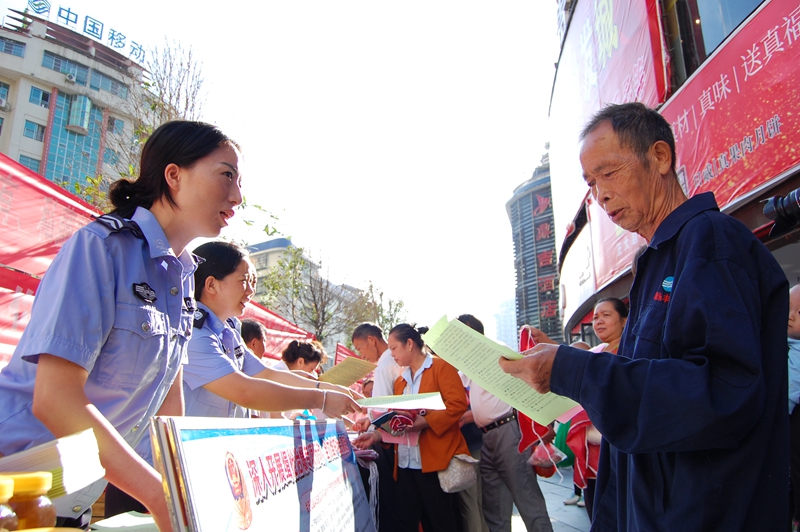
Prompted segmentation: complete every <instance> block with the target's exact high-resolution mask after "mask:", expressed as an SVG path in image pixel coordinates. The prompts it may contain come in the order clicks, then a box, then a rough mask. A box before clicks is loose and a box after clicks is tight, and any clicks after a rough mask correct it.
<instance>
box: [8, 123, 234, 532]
mask: <svg viewBox="0 0 800 532" xmlns="http://www.w3.org/2000/svg"><path fill="white" fill-rule="evenodd" d="M240 185H241V178H240V174H239V147H238V145H237V144H236V143H235V142H234V141H233V140H231V139H230V138H228V137H227V136H225V135H224V134H223V133H222V132H221V131H220V130H219V129H217V128H216V127H214V126H211V125H208V124H204V123H200V122H184V121H178V122H170V123H167V124H164V125H163V126H161V127H159V128H158V129H157V130H156V131H155V132H154V133H153V135H152V136H151V137H150V138H149V139H148V141H147V142H146V144H145V146H144V148H143V150H142V158H141V172H140V176H139V178H138V179H136V180H135V181H128V180H124V179H123V180H119V181H117V182H115V183H114V184H113V185H112V186H111V189H110V191H109V198H110V200H111V202H112V204H113V206H114V210H113V211H112V212H111V213H109V214H107V215H104V216H102V217H100V218H98V219H97V220H96V221H93V222H92V223H90V224H88V225H87V226H86V227H83V228H82V229H80V230H79V231H78V232H77V233H75V234H74V235H73V236H72V237H71V238H70V239H69V240H68V241H67V242H66V243H65V244H64V246H63V247H62V249H61V251H60V252H59V253H58V255H57V256H56V258H55V260H54V261H53V263H52V265H51V266H50V268H49V269H48V271H47V273H46V274H45V275H44V277H43V279H42V282H41V284H40V285H39V289H38V290H37V293H36V298H35V300H34V304H33V308H32V311H31V319H30V323H29V325H28V326H27V328H26V329H25V332H24V333H23V335H22V338H21V339H20V342H19V345H18V346H17V348H16V350H15V352H14V355H13V357H12V360H11V362H10V363H9V364H8V366H6V367H5V368H3V370H2V372H0V454H2V455H10V454H12V453H16V452H19V451H22V450H24V449H27V448H29V447H33V446H34V445H38V444H41V443H44V442H47V441H50V440H53V439H54V438H56V437H61V436H66V435H68V434H72V433H75V432H78V431H80V430H83V429H88V428H92V429H94V433H95V435H96V437H97V440H98V444H99V448H100V460H101V462H102V464H103V467H104V468H105V469H106V477H105V478H106V479H107V480H108V481H110V482H112V483H114V484H115V485H117V486H118V487H120V488H121V489H122V490H124V491H125V492H127V493H129V494H130V495H132V496H133V497H135V498H136V499H138V500H139V501H141V502H142V503H143V504H144V505H145V507H146V508H147V509H148V510H149V511H150V512H151V513H152V515H153V517H154V519H155V521H156V524H157V525H158V527H159V529H160V530H162V531H166V530H172V528H171V525H170V519H169V514H168V510H167V505H166V500H165V497H164V493H163V489H162V486H161V477H160V475H159V474H158V473H157V472H156V471H155V470H154V469H153V468H152V467H151V466H150V465H149V464H148V463H147V462H146V461H144V460H143V459H142V458H140V457H139V456H138V455H137V454H136V453H135V452H134V451H133V447H135V446H136V445H137V444H138V443H139V442H140V440H141V437H142V435H144V434H145V433H147V432H148V427H147V423H148V420H149V418H150V417H151V416H153V415H156V414H163V415H180V414H181V413H182V411H183V394H182V380H183V379H182V370H181V368H182V364H183V362H184V361H185V359H186V347H187V343H188V340H189V338H190V336H191V335H192V323H193V320H194V313H195V310H196V305H195V300H194V277H193V274H194V271H195V268H196V267H197V259H196V258H195V257H194V256H193V255H192V254H191V253H189V252H188V251H187V250H186V247H187V245H188V244H189V243H190V242H191V241H192V240H193V239H194V238H197V237H216V236H218V235H219V232H220V230H221V229H222V228H223V227H225V226H226V225H227V223H228V220H229V219H230V218H231V217H232V216H233V214H234V209H235V208H236V207H237V206H238V205H239V204H240V203H241V201H242V194H241V189H240ZM102 489H103V485H102V484H100V485H93V486H90V487H89V488H86V489H85V490H83V491H81V492H79V493H77V494H75V495H71V496H67V497H62V498H59V499H56V500H55V504H56V506H57V509H58V515H59V516H60V517H59V523H63V524H67V525H71V526H76V525H80V526H85V525H86V524H88V517H89V516H90V515H91V509H90V507H91V504H92V503H93V502H94V501H95V500H96V498H97V497H98V496H99V494H100V493H101V492H102Z"/></svg>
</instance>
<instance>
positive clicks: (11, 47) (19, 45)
mask: <svg viewBox="0 0 800 532" xmlns="http://www.w3.org/2000/svg"><path fill="white" fill-rule="evenodd" d="M0 52H3V53H4V54H11V55H16V56H17V57H25V43H23V42H17V41H12V40H11V39H6V38H5V37H0Z"/></svg>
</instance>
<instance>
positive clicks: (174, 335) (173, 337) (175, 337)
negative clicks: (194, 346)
mask: <svg viewBox="0 0 800 532" xmlns="http://www.w3.org/2000/svg"><path fill="white" fill-rule="evenodd" d="M177 339H178V335H177V334H173V335H172V341H173V342H174V341H175V340H177Z"/></svg>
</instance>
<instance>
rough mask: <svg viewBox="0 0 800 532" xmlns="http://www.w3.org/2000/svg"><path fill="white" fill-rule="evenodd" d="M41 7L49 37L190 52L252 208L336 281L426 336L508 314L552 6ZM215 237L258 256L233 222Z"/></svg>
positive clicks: (101, 1) (176, 3)
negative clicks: (90, 27)
mask: <svg viewBox="0 0 800 532" xmlns="http://www.w3.org/2000/svg"><path fill="white" fill-rule="evenodd" d="M51 3H52V8H51V20H55V14H56V12H57V11H58V8H59V7H65V8H66V7H68V8H70V9H71V10H72V11H73V12H76V13H78V15H79V16H80V20H81V21H82V20H83V17H84V16H85V15H89V16H91V17H93V18H95V19H97V20H100V21H102V22H103V23H104V24H105V27H106V28H111V27H113V28H115V29H117V30H118V31H121V32H123V33H125V34H127V35H128V36H129V38H131V39H136V40H137V42H140V43H142V44H144V45H145V46H146V47H152V46H156V45H162V44H163V43H164V39H165V38H168V39H174V40H177V41H179V42H180V43H181V44H182V45H184V46H191V47H192V48H193V49H194V50H195V52H196V53H197V54H198V55H199V56H200V58H201V60H202V63H203V66H202V68H203V74H204V77H205V80H206V82H205V86H204V87H205V90H206V103H205V107H204V111H203V119H204V120H206V121H208V122H211V123H215V124H217V125H218V126H220V127H221V128H222V129H223V131H225V132H226V133H227V134H228V135H229V136H231V137H232V138H234V139H236V140H237V142H238V143H239V144H241V146H242V148H243V157H244V162H243V164H242V170H243V189H244V195H245V197H246V198H247V201H248V202H249V203H251V204H258V205H261V206H263V207H264V208H265V209H267V210H268V211H270V212H272V213H273V214H274V215H276V216H277V218H278V220H277V224H276V225H277V227H278V228H279V229H280V230H281V232H282V233H283V234H284V235H286V236H289V237H291V238H292V241H293V243H294V244H295V245H298V246H300V247H303V248H304V249H305V250H306V252H307V254H308V255H310V256H311V257H312V258H314V259H315V260H319V261H321V262H322V273H323V274H326V275H328V277H329V278H330V279H331V280H333V281H334V282H339V283H347V284H350V285H353V286H356V287H366V286H367V285H368V283H369V282H370V281H371V282H372V283H374V284H375V286H376V287H378V288H379V289H381V290H382V291H383V292H384V293H385V295H386V296H388V297H390V298H392V299H395V300H397V299H400V300H402V301H403V302H404V303H405V307H406V318H407V319H408V320H409V321H412V322H417V323H418V324H420V325H429V326H430V325H433V324H434V323H435V322H436V321H437V320H438V319H439V318H440V317H441V316H442V315H444V314H447V315H448V316H449V317H451V318H452V317H455V316H456V315H458V314H461V313H465V312H468V313H472V314H475V315H476V316H477V317H478V318H480V319H481V320H482V321H483V322H484V323H485V324H486V326H487V334H489V335H492V334H493V331H494V314H495V313H496V312H497V311H498V307H499V305H500V304H501V303H503V302H504V301H507V300H510V299H512V298H513V297H514V286H515V285H514V283H515V281H514V265H513V260H514V254H513V242H512V240H511V226H510V223H509V220H508V215H507V213H506V210H505V204H506V202H507V201H508V200H509V199H511V197H512V195H513V191H514V189H515V188H516V187H517V186H518V185H520V184H521V183H523V182H524V181H526V180H527V179H529V178H530V177H531V174H532V172H533V170H534V169H535V168H536V167H537V166H538V165H539V164H540V161H541V158H542V155H543V154H544V153H545V143H546V142H547V140H548V135H547V109H548V105H549V101H550V91H551V87H552V80H553V75H554V73H555V67H554V64H555V62H556V61H557V59H558V44H557V38H556V6H557V2H556V1H555V0H508V1H503V2H491V3H489V2H477V1H470V0H466V1H449V0H441V1H440V0H425V1H415V0H410V1H406V2H377V1H374V0H371V1H359V0H352V1H331V0H327V1H321V0H308V1H302V2H299V1H296V0H292V1H290V0H265V1H259V2H255V1H252V2H249V1H244V2H239V3H237V4H234V5H231V6H229V8H228V10H227V11H225V10H223V9H221V8H220V7H221V6H220V4H218V3H210V2H204V1H193V2H188V1H180V0H169V1H167V2H164V1H163V0H162V1H158V2H156V1H153V0H140V1H138V2H135V3H131V2H115V1H108V0H63V2H59V0H51ZM26 4H27V2H25V1H23V0H0V13H2V14H4V15H5V14H7V12H8V11H7V8H9V7H12V8H16V9H23V8H24V7H25V6H26ZM106 31H107V30H106ZM250 217H251V218H256V221H257V222H261V221H263V222H264V223H266V221H267V220H266V219H263V218H262V217H261V216H260V215H257V213H253V214H252V215H251V216H250ZM240 218H241V216H240ZM257 225H258V224H257ZM261 225H263V224H261ZM224 235H225V236H226V237H228V238H234V239H236V240H240V241H245V242H247V243H249V244H255V243H258V242H261V241H263V240H266V239H267V237H266V236H265V235H264V234H263V233H261V232H259V231H258V230H253V229H249V228H248V227H247V226H246V225H245V224H243V223H242V222H241V220H239V221H238V222H234V223H232V225H231V227H229V228H228V229H227V230H226V232H225V233H224Z"/></svg>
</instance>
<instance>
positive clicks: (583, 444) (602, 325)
mask: <svg viewBox="0 0 800 532" xmlns="http://www.w3.org/2000/svg"><path fill="white" fill-rule="evenodd" d="M627 320H628V306H627V305H626V304H625V303H624V302H623V301H622V300H621V299H617V298H616V297H607V298H604V299H601V300H599V301H598V302H597V304H595V306H594V315H593V316H592V328H593V329H594V333H595V335H597V337H598V338H599V339H600V340H601V341H602V342H603V343H602V344H600V345H598V346H596V347H593V348H591V349H589V351H592V352H595V353H599V352H603V351H607V352H609V353H614V354H617V351H618V350H619V343H620V340H621V339H622V331H623V329H624V328H625V323H626V322H627ZM529 330H530V332H531V335H532V337H533V339H534V340H535V341H536V343H549V344H555V343H556V342H555V341H553V340H552V339H551V338H549V337H548V336H547V335H546V334H545V333H544V332H542V331H540V330H539V329H536V328H535V327H529ZM573 345H574V344H573ZM601 439H602V435H601V434H600V432H599V431H598V430H597V429H596V428H595V426H594V425H593V424H592V422H591V421H590V420H589V416H588V415H587V414H586V411H585V410H584V411H581V412H580V413H579V414H577V415H576V416H575V417H573V418H572V419H571V420H570V426H569V432H568V433H567V446H569V448H570V450H571V451H572V452H573V453H574V454H575V462H574V463H573V481H574V483H575V486H576V487H578V488H582V489H583V490H584V502H585V505H586V512H587V513H588V514H589V519H591V518H592V504H593V502H594V490H595V484H596V482H597V465H598V461H599V457H600V441H601ZM576 494H577V490H576ZM578 498H579V496H578ZM567 500H568V501H570V502H571V501H573V500H575V499H574V498H570V499H567ZM565 502H566V501H565ZM575 502H577V501H575Z"/></svg>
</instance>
